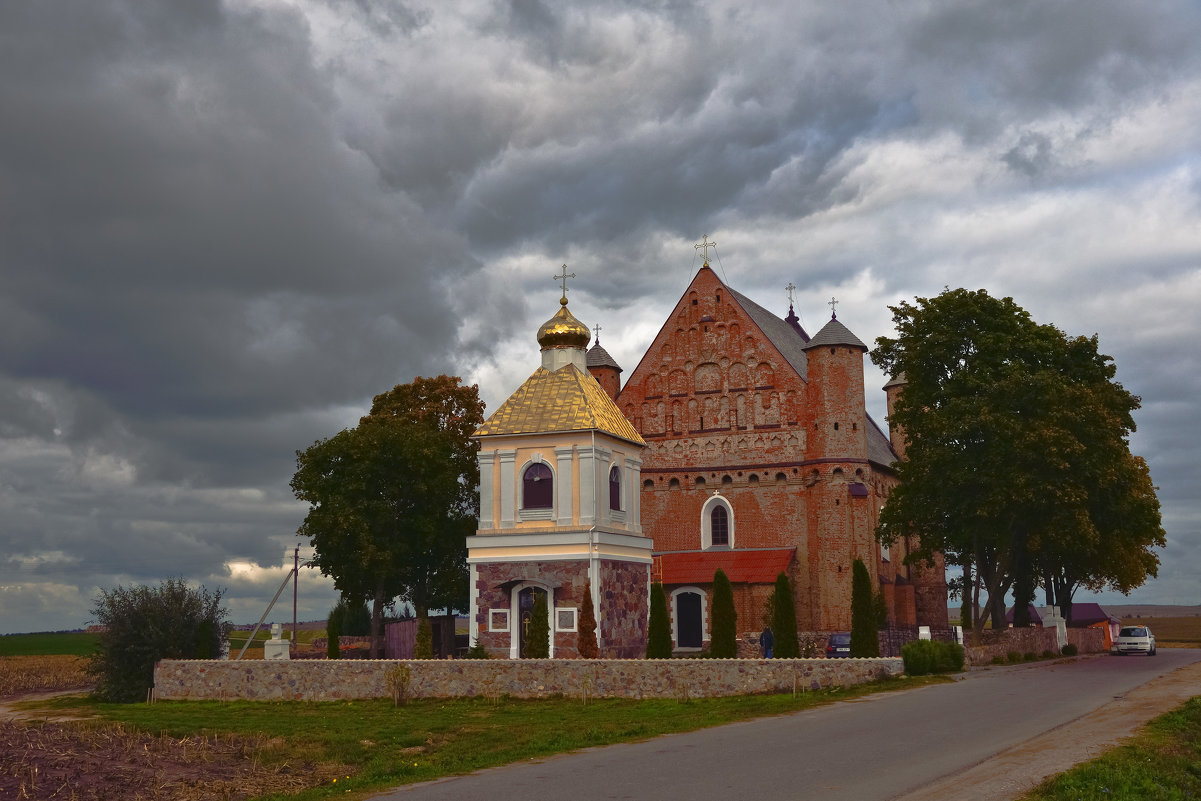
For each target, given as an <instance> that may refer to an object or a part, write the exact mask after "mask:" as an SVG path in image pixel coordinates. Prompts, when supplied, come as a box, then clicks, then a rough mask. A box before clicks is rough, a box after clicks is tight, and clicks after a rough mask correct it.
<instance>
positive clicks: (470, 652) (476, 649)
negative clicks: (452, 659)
mask: <svg viewBox="0 0 1201 801" xmlns="http://www.w3.org/2000/svg"><path fill="white" fill-rule="evenodd" d="M463 658H464V659H491V658H492V657H491V656H489V655H488V649H487V648H485V647H484V646H482V645H480V638H479V637H473V638H472V640H471V647H470V648H468V649H467V653H466V654H464V656H463Z"/></svg>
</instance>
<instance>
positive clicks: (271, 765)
mask: <svg viewBox="0 0 1201 801" xmlns="http://www.w3.org/2000/svg"><path fill="white" fill-rule="evenodd" d="M85 662H86V660H85V659H84V658H82V657H79V656H75V655H71V654H55V655H42V656H38V655H23V656H0V799H6V798H13V799H17V798H20V799H31V801H34V800H36V799H72V798H73V799H77V801H93V799H94V800H95V801H101V800H102V799H114V798H120V799H129V800H130V801H137V800H138V799H159V800H160V801H200V799H231V800H236V799H247V798H254V797H255V796H261V795H266V794H268V793H271V792H289V791H293V792H294V791H298V790H301V789H304V788H307V787H314V786H317V785H321V784H327V783H329V782H330V781H331V780H332V779H333V778H334V777H335V774H336V773H338V772H340V771H339V770H338V769H337V768H336V767H329V766H325V767H320V768H318V767H315V766H313V765H311V764H305V765H299V764H297V765H290V764H288V763H286V762H284V763H280V762H278V761H277V760H275V761H273V760H270V759H269V758H268V759H266V760H265V759H264V758H265V757H269V756H270V752H271V751H272V750H273V749H275V748H277V747H279V746H280V745H281V744H282V743H281V742H277V741H273V740H269V739H267V738H265V737H238V736H234V735H227V734H222V735H218V736H214V735H207V736H206V735H201V736H190V737H183V738H178V739H177V738H173V737H168V736H166V735H159V736H154V735H150V734H145V733H142V732H137V731H133V730H130V729H127V728H125V727H122V726H120V725H117V724H112V723H103V724H101V723H98V722H96V721H87V720H76V721H70V720H68V721H63V720H50V721H47V720H29V719H22V718H23V717H24V714H25V713H23V712H22V710H21V709H20V707H19V706H16V705H15V702H19V701H20V700H22V699H29V698H33V697H36V696H38V695H41V694H43V693H48V692H56V691H72V690H77V691H79V692H87V691H88V690H89V689H90V688H91V684H92V679H91V677H90V676H88V675H87V673H85V672H84V669H83V668H84V664H85ZM41 714H44V713H41ZM51 714H53V713H51Z"/></svg>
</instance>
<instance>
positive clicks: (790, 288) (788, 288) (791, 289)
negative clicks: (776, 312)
mask: <svg viewBox="0 0 1201 801" xmlns="http://www.w3.org/2000/svg"><path fill="white" fill-rule="evenodd" d="M784 291H785V292H787V293H788V305H789V306H792V293H793V292H795V291H796V287H795V286H793V283H792V282H791V281H789V282H788V286H786V287H784Z"/></svg>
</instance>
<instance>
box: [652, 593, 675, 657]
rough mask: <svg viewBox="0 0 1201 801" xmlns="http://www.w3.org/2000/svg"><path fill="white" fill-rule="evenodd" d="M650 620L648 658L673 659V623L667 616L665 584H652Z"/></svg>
mask: <svg viewBox="0 0 1201 801" xmlns="http://www.w3.org/2000/svg"><path fill="white" fill-rule="evenodd" d="M650 600H651V611H650V621H649V623H648V625H647V632H646V658H647V659H671V624H670V622H669V621H668V618H667V598H666V596H664V594H663V585H662V584H660V583H659V582H657V581H656V582H655V583H654V584H651V599H650Z"/></svg>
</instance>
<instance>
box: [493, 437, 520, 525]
mask: <svg viewBox="0 0 1201 801" xmlns="http://www.w3.org/2000/svg"><path fill="white" fill-rule="evenodd" d="M496 455H497V457H498V458H499V459H500V528H513V525H514V513H513V505H514V502H515V501H516V499H517V489H516V481H517V475H516V472H515V470H516V462H517V451H516V450H507V451H497V452H496Z"/></svg>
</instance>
